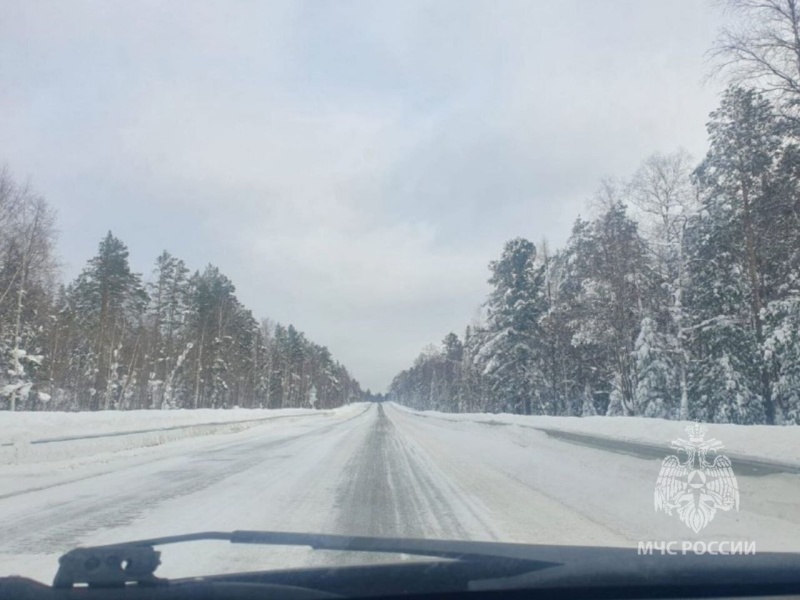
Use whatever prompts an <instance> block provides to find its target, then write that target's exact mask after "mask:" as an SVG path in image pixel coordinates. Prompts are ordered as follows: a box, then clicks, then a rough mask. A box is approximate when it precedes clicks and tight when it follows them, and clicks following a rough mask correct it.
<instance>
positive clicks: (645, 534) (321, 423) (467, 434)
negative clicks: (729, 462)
mask: <svg viewBox="0 0 800 600" xmlns="http://www.w3.org/2000/svg"><path fill="white" fill-rule="evenodd" d="M432 417H435V418H432ZM503 418H505V417H503ZM496 420H497V417H496V416H495V415H481V416H480V417H478V416H475V417H463V418H462V417H457V418H454V416H453V415H430V414H426V415H419V414H415V413H413V412H411V411H408V410H406V409H402V408H400V407H397V406H394V405H382V406H377V405H354V406H349V407H345V408H344V409H339V410H336V411H331V412H330V413H328V414H326V415H323V416H320V417H318V418H306V417H304V416H297V417H291V418H285V419H278V420H269V421H265V422H263V423H261V424H259V425H257V426H255V427H252V428H250V429H248V430H246V431H241V432H238V433H232V434H226V435H205V436H200V437H195V438H191V439H184V440H179V441H175V442H172V443H167V444H163V445H159V446H154V447H147V448H138V449H135V450H126V451H123V452H117V453H115V454H108V456H107V458H106V460H105V461H102V462H91V463H87V462H86V461H85V460H76V461H72V462H69V461H61V462H53V463H39V464H35V465H5V466H0V482H1V483H0V485H1V487H0V575H8V574H11V573H18V574H23V575H27V576H31V577H34V578H37V579H40V580H42V581H49V580H50V579H51V578H52V576H53V575H54V573H55V571H56V567H57V558H58V556H59V554H61V553H63V552H65V551H67V550H69V549H70V548H73V547H75V546H78V545H90V544H107V543H114V542H121V541H125V540H133V539H140V538H148V537H155V536H161V535H172V534H178V533H187V532H196V531H202V530H233V529H262V530H270V529H271V530H282V531H298V532H318V533H339V534H351V535H356V534H362V535H383V536H409V537H427V538H451V539H468V540H503V541H513V542H536V543H555V544H581V545H597V546H623V547H633V548H635V547H636V544H637V542H638V541H649V540H684V539H690V540H695V539H699V540H743V541H748V542H752V541H754V542H756V544H757V548H758V550H759V551H765V550H774V549H784V550H795V551H800V541H798V540H800V505H799V504H798V499H800V477H799V476H797V475H790V474H771V475H765V476H760V477H755V476H747V475H745V476H740V477H739V488H740V493H741V508H740V510H739V512H738V513H736V512H719V513H718V514H717V516H716V517H715V518H714V520H713V521H712V522H711V523H710V524H709V526H708V527H707V528H706V529H704V530H703V531H702V532H701V533H700V534H698V535H695V534H694V533H693V532H692V531H691V530H689V529H688V528H687V527H686V526H685V525H683V524H682V523H681V522H679V521H678V520H677V519H676V518H675V517H669V516H667V515H666V514H663V513H656V512H655V511H654V508H653V489H654V484H655V480H656V477H657V476H658V473H659V470H660V467H661V461H660V460H658V459H643V458H637V457H635V456H628V455H623V454H619V453H615V452H609V451H604V450H600V449H597V448H591V447H586V446H584V445H579V444H574V443H570V442H569V441H565V440H560V439H554V438H552V437H550V436H548V435H547V434H546V433H544V432H542V431H539V430H536V429H534V428H531V427H527V426H498V425H497V424H496ZM682 433H683V432H682V429H681V428H680V427H679V426H678V427H676V433H675V434H673V433H672V432H671V431H664V432H663V434H664V439H663V440H662V443H663V444H664V454H665V455H666V454H667V453H668V452H669V449H668V442H669V440H671V439H674V438H675V437H678V435H680V434H682ZM711 433H713V434H714V435H715V437H719V438H721V439H723V440H724V441H726V442H728V441H730V440H729V439H728V438H729V437H730V436H727V437H726V435H723V434H721V433H717V432H716V431H711ZM650 441H651V442H654V443H657V442H658V440H650ZM798 441H800V439H798V438H795V440H794V442H792V443H793V444H795V445H797V442H798ZM65 465H71V467H70V468H65ZM734 467H735V465H734ZM368 559H369V560H372V559H373V558H371V557H364V556H359V555H343V554H341V553H335V552H318V551H312V550H310V549H307V548H274V547H258V546H249V545H248V546H244V547H239V546H233V545H230V544H227V543H222V542H209V543H193V544H185V545H180V546H168V547H165V548H163V554H162V561H163V565H162V567H161V568H160V569H159V574H161V575H164V576H167V577H170V576H173V577H174V576H182V575H197V574H206V573H218V572H233V571H243V570H253V569H269V568H277V567H287V566H304V565H310V564H325V565H331V564H339V563H342V562H354V561H359V560H368ZM383 559H384V560H385V559H386V557H384V558H383Z"/></svg>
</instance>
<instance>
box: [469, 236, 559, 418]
mask: <svg viewBox="0 0 800 600" xmlns="http://www.w3.org/2000/svg"><path fill="white" fill-rule="evenodd" d="M489 268H490V269H491V271H492V277H491V278H490V279H489V283H491V284H492V285H493V286H494V289H493V290H492V292H491V294H490V295H489V300H488V301H487V309H488V319H487V330H486V341H485V344H484V346H483V348H482V349H481V357H482V360H483V361H484V364H485V368H484V374H485V375H486V377H487V380H488V382H489V386H490V388H491V394H492V398H493V405H494V408H495V410H500V411H507V412H515V413H522V414H532V413H534V412H535V413H537V414H547V413H548V412H551V410H552V408H551V407H550V406H548V405H545V404H544V403H543V402H542V396H541V394H540V391H541V389H542V374H541V366H540V362H539V361H540V360H541V355H542V353H541V346H540V340H541V334H540V324H539V320H540V318H541V317H542V315H543V314H544V312H545V302H544V294H543V285H544V276H543V272H542V269H541V267H539V266H538V265H537V264H536V247H535V246H534V244H533V243H532V242H530V241H528V240H525V239H522V238H517V239H514V240H511V241H510V242H508V243H506V245H505V248H504V249H503V254H502V256H501V258H500V259H499V260H497V261H494V262H492V263H491V264H490V267H489Z"/></svg>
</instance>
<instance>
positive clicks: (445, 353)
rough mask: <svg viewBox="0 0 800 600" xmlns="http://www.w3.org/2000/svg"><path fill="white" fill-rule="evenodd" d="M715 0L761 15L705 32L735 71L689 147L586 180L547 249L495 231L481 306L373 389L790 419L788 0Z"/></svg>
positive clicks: (799, 210) (441, 406)
mask: <svg viewBox="0 0 800 600" xmlns="http://www.w3.org/2000/svg"><path fill="white" fill-rule="evenodd" d="M732 4H733V5H734V7H735V8H738V9H740V10H742V11H743V12H744V15H745V16H747V17H751V18H752V19H755V20H752V19H751V21H749V22H756V23H761V25H759V28H758V30H753V31H751V30H748V29H746V28H745V29H742V30H737V31H728V32H724V33H723V35H722V37H721V38H720V40H719V42H718V45H717V47H716V51H717V55H718V56H720V57H722V58H723V60H724V62H723V63H722V67H721V68H722V70H723V71H725V72H727V73H729V74H730V76H731V77H732V78H734V80H735V81H736V84H733V85H731V87H729V88H728V89H727V90H726V91H725V92H724V93H723V96H722V99H721V104H720V106H719V108H718V109H717V110H716V111H714V112H713V113H711V115H710V120H709V122H708V125H707V129H708V135H709V149H708V152H707V154H706V156H705V158H704V159H703V160H702V161H701V162H700V164H699V165H696V164H693V163H692V161H691V159H690V158H689V157H688V156H686V155H685V154H684V153H682V152H678V153H675V154H672V155H668V156H663V155H656V156H653V157H651V158H649V159H648V160H646V161H645V162H644V163H643V164H642V166H641V168H640V169H639V170H638V171H637V172H636V173H635V174H634V175H633V176H632V177H631V178H630V180H628V181H626V182H608V181H607V182H604V183H603V185H602V186H601V189H600V192H599V193H598V195H597V198H596V199H595V203H594V211H593V217H592V218H591V219H582V218H579V219H577V220H576V222H575V224H574V226H573V229H572V234H571V236H570V238H569V240H568V242H567V244H566V246H565V247H564V248H563V249H560V250H558V251H556V252H551V251H550V250H549V249H548V247H547V245H546V244H545V243H542V244H540V245H539V247H538V248H537V247H536V246H535V245H534V244H533V243H532V242H530V241H528V240H525V239H514V240H511V241H509V242H508V243H507V244H506V245H505V248H504V250H503V253H502V256H501V257H500V258H499V259H498V260H496V261H494V262H492V263H491V264H490V271H491V279H490V280H489V281H490V283H491V285H492V291H491V294H490V295H489V298H488V299H487V301H486V303H485V313H484V318H483V319H482V320H480V321H479V322H477V323H474V324H472V325H471V326H470V327H467V329H466V331H465V333H464V335H463V337H462V338H461V339H459V338H458V337H457V336H456V335H455V334H452V333H451V334H449V335H448V336H447V337H446V338H445V339H444V342H443V344H442V345H441V346H440V347H434V348H428V349H427V350H426V351H424V352H423V353H422V354H421V355H420V356H419V357H418V358H417V359H416V361H415V363H414V365H413V366H412V367H411V368H409V369H408V370H406V371H403V372H402V373H400V374H399V375H398V376H397V377H396V378H395V379H394V381H393V382H392V384H391V387H390V393H389V397H390V399H393V400H395V401H397V402H401V403H404V404H407V405H409V406H412V407H416V408H423V409H435V410H445V411H464V412H471V411H491V412H497V411H504V412H513V413H523V414H543V415H595V414H603V415H642V416H650V417H662V418H670V419H673V418H681V419H697V420H702V421H714V422H731V423H770V424H772V423H787V424H788V423H793V424H797V423H800V118H798V117H799V116H800V110H799V109H798V107H800V62H798V61H797V60H796V57H797V56H800V42H799V41H798V40H797V38H796V36H792V35H790V34H791V32H792V31H797V30H798V28H800V17H799V16H798V15H800V13H799V12H797V11H787V10H784V9H787V8H792V7H795V8H796V6H795V4H796V3H795V2H794V1H793V0H774V1H772V0H771V1H770V2H764V3H748V2H733V3H732ZM793 57H794V58H793ZM746 81H749V82H750V83H752V84H759V85H761V86H762V89H760V90H759V89H757V88H754V87H744V86H742V85H739V84H742V83H743V82H746Z"/></svg>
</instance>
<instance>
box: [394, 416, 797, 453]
mask: <svg viewBox="0 0 800 600" xmlns="http://www.w3.org/2000/svg"><path fill="white" fill-rule="evenodd" d="M398 408H399V409H401V410H405V411H408V412H413V413H414V414H417V415H420V416H423V417H429V418H435V419H442V420H448V421H462V422H466V421H469V422H473V423H485V424H493V425H508V426H512V427H529V428H535V429H541V430H549V431H563V432H569V433H578V434H583V435H589V436H592V437H598V438H606V439H609V440H615V441H627V442H635V443H641V444H645V445H649V446H664V447H669V443H670V441H671V440H674V439H677V438H684V439H686V437H687V435H686V427H687V426H689V425H691V424H692V423H691V422H690V421H666V420H664V419H647V418H644V417H542V416H525V415H510V414H486V413H467V414H453V413H443V412H436V411H412V410H410V409H408V408H405V407H398ZM712 437H713V438H716V439H718V440H720V441H721V442H722V443H723V444H724V451H725V452H726V453H727V454H731V455H736V456H741V457H750V458H753V459H760V460H764V461H768V462H776V463H782V464H794V465H798V466H800V427H795V426H787V427H774V426H770V425H747V426H742V425H720V424H710V425H708V432H707V434H706V438H712Z"/></svg>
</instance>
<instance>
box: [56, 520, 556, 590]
mask: <svg viewBox="0 0 800 600" xmlns="http://www.w3.org/2000/svg"><path fill="white" fill-rule="evenodd" d="M207 540H220V541H228V542H230V543H232V544H258V545H274V546H309V547H311V548H314V549H317V550H341V551H348V552H385V553H392V554H411V555H416V556H429V557H436V558H446V559H452V560H483V561H485V560H503V561H518V562H524V563H526V564H527V565H528V566H529V567H530V568H531V570H536V569H540V568H545V567H550V566H556V565H558V564H560V563H558V562H548V561H543V560H538V559H536V558H535V557H532V555H531V554H532V549H531V547H530V546H526V545H524V544H504V543H495V542H463V541H447V540H424V539H406V538H385V537H366V536H345V535H321V534H315V533H289V532H281V531H231V532H223V531H206V532H200V533H190V534H185V535H174V536H167V537H160V538H152V539H147V540H138V541H133V542H125V543H122V544H112V545H108V546H92V547H89V548H75V549H74V550H70V551H69V552H67V553H66V554H64V555H63V556H62V557H61V558H60V559H59V565H60V566H59V569H58V573H56V577H55V580H54V581H53V587H56V588H70V587H72V586H73V585H74V584H76V583H85V584H88V585H90V586H95V587H100V586H105V587H115V586H124V585H125V584H126V583H133V582H135V583H139V584H144V585H158V584H161V583H165V582H166V580H163V579H159V578H157V577H156V576H155V571H156V569H157V568H158V565H159V564H160V563H161V561H160V555H161V553H160V552H158V551H156V550H155V548H154V546H163V545H167V544H180V543H185V542H196V541H207Z"/></svg>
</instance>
